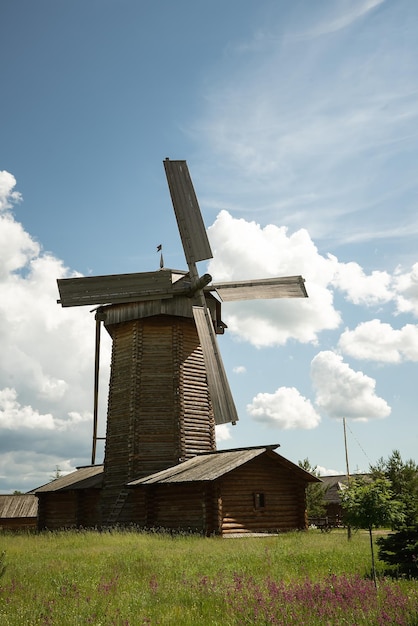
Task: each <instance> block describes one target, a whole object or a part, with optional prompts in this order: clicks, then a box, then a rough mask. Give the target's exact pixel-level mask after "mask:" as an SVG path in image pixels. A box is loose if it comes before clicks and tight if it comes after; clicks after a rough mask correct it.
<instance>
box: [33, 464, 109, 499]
mask: <svg viewBox="0 0 418 626" xmlns="http://www.w3.org/2000/svg"><path fill="white" fill-rule="evenodd" d="M102 481H103V465H88V466H86V467H79V468H77V469H76V471H75V472H71V473H70V474H66V475H65V476H60V477H59V478H56V479H55V480H53V481H52V482H50V483H47V484H46V485H43V486H42V487H38V488H37V489H34V492H35V493H36V494H38V493H48V492H51V491H69V490H71V489H94V488H100V487H101V486H102Z"/></svg>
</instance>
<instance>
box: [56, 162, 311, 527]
mask: <svg viewBox="0 0 418 626" xmlns="http://www.w3.org/2000/svg"><path fill="white" fill-rule="evenodd" d="M164 168H165V172H166V176H167V181H168V186H169V190H170V195H171V199H172V203H173V207H174V211H175V215H176V220H177V224H178V228H179V232H180V237H181V241H182V244H183V248H184V253H185V257H186V261H187V265H188V271H180V270H171V269H164V268H162V269H160V270H158V271H155V272H143V273H135V274H122V275H110V276H99V277H85V278H84V277H83V278H70V279H61V280H58V281H57V282H58V288H59V292H60V300H59V301H58V302H59V303H61V305H62V306H63V307H67V306H82V305H89V306H91V305H99V308H98V309H97V312H96V372H95V380H96V388H95V410H94V434H93V455H92V463H93V464H94V462H95V445H96V440H97V381H98V367H99V365H98V354H99V342H100V324H101V322H103V323H104V326H105V328H106V329H107V331H108V332H109V334H110V335H111V337H112V361H111V375H110V384H109V399H108V413H107V431H106V445H105V459H104V479H103V481H104V482H103V492H102V518H103V522H105V523H106V522H113V521H116V518H117V515H118V514H119V512H120V510H121V508H122V507H123V506H125V504H127V503H126V499H127V493H128V492H127V490H125V489H124V485H126V483H128V482H129V481H132V480H134V479H137V478H141V477H144V476H147V475H149V474H152V473H154V472H157V471H159V470H162V469H166V468H168V467H172V466H173V465H176V464H178V463H181V462H182V461H185V460H187V459H189V458H191V457H193V456H195V455H196V454H198V453H202V452H211V451H214V450H216V441H215V424H223V423H228V422H232V423H235V422H236V421H237V420H238V415H237V411H236V408H235V404H234V401H233V398H232V394H231V390H230V387H229V384H228V380H227V377H226V374H225V370H224V366H223V363H222V359H221V356H220V353H219V349H218V345H217V339H216V334H223V332H224V329H225V325H224V324H223V322H222V320H221V302H222V301H232V300H246V299H259V298H289V297H307V293H306V290H305V286H304V280H303V278H302V277H301V276H292V277H285V278H269V279H261V280H253V281H241V282H233V283H212V278H211V276H210V275H209V274H205V275H203V276H201V277H200V276H199V274H198V271H197V267H196V263H197V262H198V261H204V260H207V259H210V258H212V251H211V248H210V245H209V241H208V238H207V235H206V230H205V226H204V223H203V220H202V216H201V213H200V209H199V205H198V201H197V198H196V194H195V191H194V188H193V184H192V181H191V178H190V174H189V171H188V167H187V164H186V162H185V161H170V160H169V159H166V160H165V161H164ZM128 508H129V507H128ZM124 513H125V508H124ZM128 516H129V512H128Z"/></svg>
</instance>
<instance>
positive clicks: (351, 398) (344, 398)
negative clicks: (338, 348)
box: [311, 350, 391, 420]
mask: <svg viewBox="0 0 418 626" xmlns="http://www.w3.org/2000/svg"><path fill="white" fill-rule="evenodd" d="M311 377H312V382H313V385H314V388H315V391H316V399H315V403H316V405H317V406H318V408H319V409H322V410H323V411H325V412H326V413H327V414H328V415H329V417H335V418H342V417H347V418H354V419H362V420H364V419H369V418H379V417H380V418H381V417H387V416H388V415H389V414H390V412H391V409H390V406H389V405H388V404H387V402H386V401H385V400H384V399H383V398H379V397H378V396H377V395H376V390H375V387H376V381H375V380H374V379H373V378H370V377H369V376H366V374H363V372H356V371H354V370H353V369H351V368H350V366H349V365H348V364H347V363H344V362H343V359H342V357H341V356H339V355H338V354H336V353H335V352H332V351H330V350H326V351H323V352H319V354H317V355H316V356H315V357H314V359H313V360H312V363H311Z"/></svg>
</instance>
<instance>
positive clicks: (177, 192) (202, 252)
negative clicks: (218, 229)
mask: <svg viewBox="0 0 418 626" xmlns="http://www.w3.org/2000/svg"><path fill="white" fill-rule="evenodd" d="M164 168H165V174H166V176H167V182H168V187H169V190H170V195H171V201H172V203H173V208H174V213H175V214H176V220H177V225H178V228H179V232H180V237H181V241H182V243H183V249H184V254H185V256H186V261H187V265H188V266H189V268H191V266H193V265H194V264H195V263H196V262H197V261H204V260H206V259H211V258H212V256H213V255H212V250H211V248H210V244H209V240H208V236H207V234H206V229H205V224H204V223H203V219H202V214H201V212H200V208H199V203H198V201H197V198H196V194H195V190H194V188H193V183H192V179H191V178H190V174H189V169H188V167H187V163H186V161H170V159H165V161H164Z"/></svg>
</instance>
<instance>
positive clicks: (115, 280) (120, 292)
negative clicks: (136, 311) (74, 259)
mask: <svg viewBox="0 0 418 626" xmlns="http://www.w3.org/2000/svg"><path fill="white" fill-rule="evenodd" d="M57 283H58V289H59V293H60V300H58V303H59V304H61V305H62V306H63V307H65V306H83V305H86V304H87V305H92V304H109V303H112V304H114V303H116V302H137V301H138V300H153V299H154V298H172V297H173V286H172V281H171V275H170V274H169V273H168V272H139V273H135V274H115V275H108V276H82V277H80V278H59V279H58V280H57Z"/></svg>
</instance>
